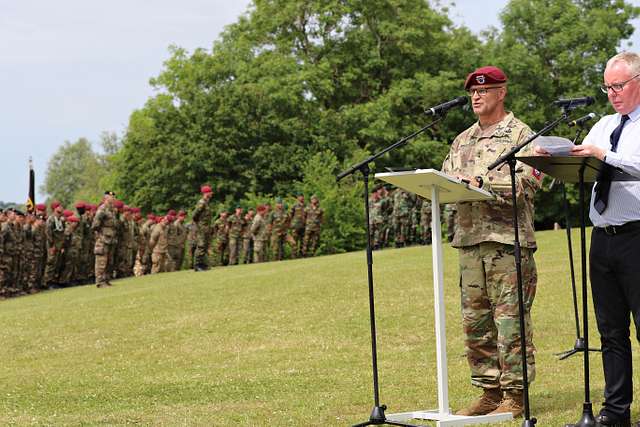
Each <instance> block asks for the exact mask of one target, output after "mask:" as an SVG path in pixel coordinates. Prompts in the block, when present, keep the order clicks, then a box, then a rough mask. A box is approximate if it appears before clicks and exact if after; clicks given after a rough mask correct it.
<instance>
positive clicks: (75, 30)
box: [0, 0, 640, 203]
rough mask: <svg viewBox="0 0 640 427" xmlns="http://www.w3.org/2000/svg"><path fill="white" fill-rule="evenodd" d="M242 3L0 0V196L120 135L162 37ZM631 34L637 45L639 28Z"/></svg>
mask: <svg viewBox="0 0 640 427" xmlns="http://www.w3.org/2000/svg"><path fill="white" fill-rule="evenodd" d="M249 3H250V0H182V1H180V2H176V1H175V0H153V1H149V2H139V1H131V0H127V1H125V0H110V1H108V2H94V1H86V0H83V1H81V0H56V1H42V0H21V1H12V0H0V88H2V92H1V97H2V98H1V99H2V102H0V165H1V166H0V201H5V202H9V201H11V202H18V203H23V202H24V200H25V199H26V195H27V187H28V178H27V177H28V172H27V171H28V169H27V168H28V160H29V157H33V161H34V167H35V170H36V186H37V188H38V187H40V185H41V184H42V182H43V179H44V174H45V171H46V167H47V162H48V161H49V159H50V158H51V156H52V155H53V154H54V153H55V152H56V151H57V150H58V148H59V147H60V146H61V145H62V144H64V142H65V141H70V142H75V141H76V140H78V139H79V138H81V137H85V138H87V139H89V140H90V141H92V142H93V143H94V148H98V147H97V145H98V141H99V138H100V134H101V133H102V132H104V131H108V132H116V133H117V134H118V135H122V134H123V133H124V130H125V128H126V125H127V121H128V118H129V115H130V114H131V112H133V111H134V110H135V109H138V108H141V107H142V106H143V105H144V103H145V101H146V100H147V99H148V98H149V97H150V96H153V95H154V91H153V89H152V88H151V86H150V85H149V79H150V78H152V77H155V76H157V75H158V74H159V73H160V72H161V70H162V67H163V62H164V61H165V60H167V59H168V58H169V52H168V47H169V46H170V45H177V46H180V47H183V48H185V49H187V50H188V51H193V50H194V49H196V48H199V47H202V48H207V49H208V48H210V47H211V45H212V43H213V41H214V40H215V39H217V37H218V35H219V34H220V32H221V31H222V30H223V29H224V27H225V26H226V25H229V24H231V23H233V22H235V21H236V20H237V18H238V17H239V16H240V15H241V14H243V13H245V12H246V10H247V7H248V5H249ZM455 3H456V6H455V7H454V8H453V9H452V10H451V13H450V16H451V18H452V19H453V20H454V22H455V23H457V24H460V25H466V26H467V27H469V28H470V29H471V30H472V31H474V32H479V31H480V30H482V29H485V28H487V27H488V26H490V25H493V26H495V27H499V19H498V14H499V12H500V10H501V9H502V8H503V7H504V5H505V4H506V3H507V0H485V1H482V2H480V1H478V0H457V1H456V2H455ZM632 3H634V4H636V5H639V6H640V0H634V1H633V2H632ZM635 24H636V27H637V26H638V25H639V24H640V22H638V21H636V22H635ZM632 41H633V42H634V46H636V47H637V46H640V34H634V37H633V38H632ZM36 199H37V200H38V199H40V200H41V199H42V195H40V194H38V195H36Z"/></svg>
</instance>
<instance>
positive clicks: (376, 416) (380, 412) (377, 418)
mask: <svg viewBox="0 0 640 427" xmlns="http://www.w3.org/2000/svg"><path fill="white" fill-rule="evenodd" d="M435 115H436V118H435V120H433V121H432V122H431V123H429V124H428V125H426V126H425V127H423V128H422V129H419V130H417V131H416V132H414V133H412V134H411V135H408V136H405V137H404V138H402V139H400V140H399V141H397V142H395V143H393V144H392V145H390V146H388V147H387V148H385V149H384V150H382V151H380V152H379V153H376V154H374V155H372V156H370V157H368V158H366V159H364V160H363V161H361V162H360V163H357V164H355V165H353V166H351V167H350V168H349V169H347V170H345V171H344V172H342V173H340V174H339V175H338V176H337V177H336V181H340V180H341V179H343V178H345V177H347V176H349V175H352V174H354V173H356V171H360V173H362V177H363V180H364V192H363V195H364V212H365V221H366V229H367V249H366V253H367V279H368V283H369V321H370V325H371V365H372V370H373V401H374V406H373V410H372V411H371V415H370V416H369V420H368V421H364V422H362V423H359V424H355V425H354V426H353V427H364V426H369V425H383V424H386V425H394V426H402V427H417V426H415V425H414V424H406V423H402V422H399V421H393V420H388V419H387V417H386V416H385V414H384V411H385V410H386V409H387V405H380V391H379V390H380V388H379V385H378V355H377V345H376V315H375V302H374V296H373V252H372V246H371V224H370V223H369V174H370V172H371V170H370V168H369V163H371V162H373V161H375V160H376V159H377V158H379V157H381V156H382V155H383V154H385V153H387V152H389V151H391V150H394V149H396V148H398V147H400V146H402V145H404V144H406V143H407V142H408V141H410V140H412V139H414V138H415V137H417V136H418V135H420V134H421V133H423V132H424V131H426V130H427V129H429V128H431V127H433V126H434V125H435V124H436V123H438V122H440V121H442V120H443V119H444V118H445V116H446V115H447V113H446V111H442V112H439V113H436V114H435Z"/></svg>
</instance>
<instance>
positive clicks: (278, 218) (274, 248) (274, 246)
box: [269, 203, 289, 261]
mask: <svg viewBox="0 0 640 427" xmlns="http://www.w3.org/2000/svg"><path fill="white" fill-rule="evenodd" d="M269 224H270V226H271V227H270V228H271V259H272V260H274V261H280V260H282V259H283V258H284V243H285V241H286V238H287V229H288V227H289V215H287V211H286V210H285V209H284V208H283V206H282V204H280V203H277V204H276V208H275V209H274V210H273V212H271V215H270V216H269Z"/></svg>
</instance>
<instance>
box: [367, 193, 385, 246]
mask: <svg viewBox="0 0 640 427" xmlns="http://www.w3.org/2000/svg"><path fill="white" fill-rule="evenodd" d="M369 222H370V226H371V240H372V245H373V249H374V250H375V249H381V248H382V243H383V238H382V233H383V217H382V202H381V201H380V193H378V191H375V192H374V193H373V194H372V195H371V198H370V199H369Z"/></svg>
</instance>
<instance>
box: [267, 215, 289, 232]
mask: <svg viewBox="0 0 640 427" xmlns="http://www.w3.org/2000/svg"><path fill="white" fill-rule="evenodd" d="M269 224H270V225H271V234H272V235H274V236H284V235H285V234H287V229H288V228H289V215H288V214H287V211H286V210H284V209H278V208H276V209H274V210H273V212H271V215H269Z"/></svg>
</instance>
